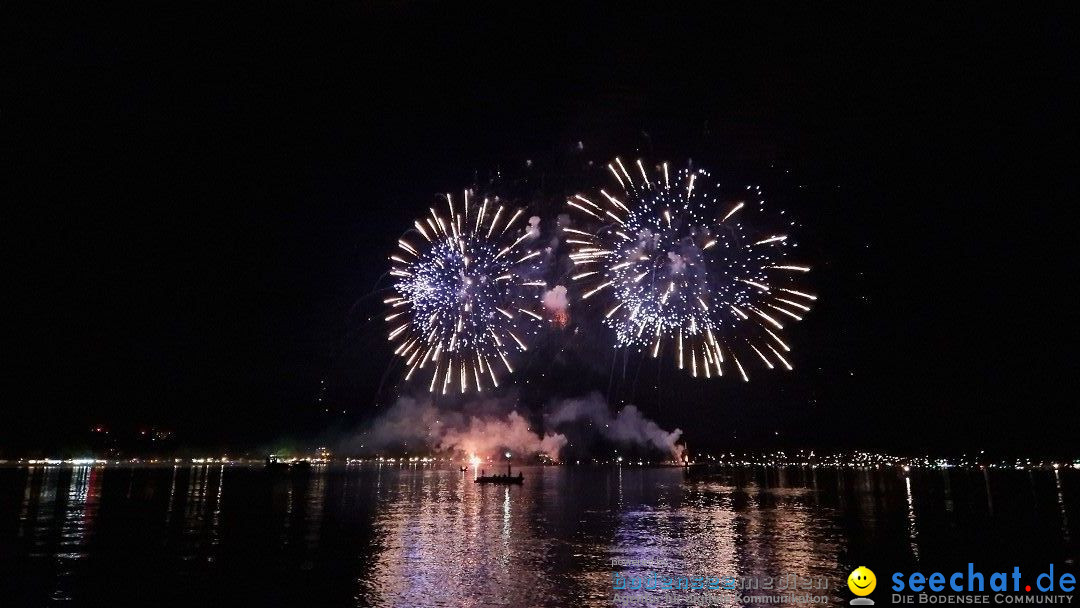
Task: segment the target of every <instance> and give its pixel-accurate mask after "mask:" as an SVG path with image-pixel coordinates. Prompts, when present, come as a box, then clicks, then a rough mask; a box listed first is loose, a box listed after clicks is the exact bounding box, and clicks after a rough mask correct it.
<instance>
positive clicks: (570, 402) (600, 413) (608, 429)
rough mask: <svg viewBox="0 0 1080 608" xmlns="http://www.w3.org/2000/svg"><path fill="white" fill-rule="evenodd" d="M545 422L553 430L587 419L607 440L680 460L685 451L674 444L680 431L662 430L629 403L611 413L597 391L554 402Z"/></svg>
mask: <svg viewBox="0 0 1080 608" xmlns="http://www.w3.org/2000/svg"><path fill="white" fill-rule="evenodd" d="M546 421H547V424H548V425H549V426H550V427H552V428H556V429H561V428H563V427H565V426H567V425H580V424H582V423H585V422H591V423H592V424H593V426H594V427H595V429H596V430H597V432H599V433H600V435H601V436H602V437H604V438H605V439H607V440H609V441H612V442H615V443H620V444H624V445H633V446H640V447H646V448H651V449H654V450H657V451H660V452H663V453H666V454H670V455H671V457H672V459H674V460H676V461H680V460H682V457H683V452H684V451H685V450H686V447H685V446H683V445H681V444H679V443H678V441H679V438H680V437H682V433H683V432H682V430H681V429H675V430H673V431H670V432H669V431H665V430H664V429H662V428H660V425H658V424H656V423H655V422H653V421H652V420H649V419H648V418H646V417H645V416H644V415H642V413H641V410H639V409H638V408H637V407H635V406H633V405H627V406H626V407H624V408H623V409H621V410H619V411H618V412H615V413H612V411H611V409H610V408H609V407H608V404H607V402H606V401H605V400H604V399H603V398H602V397H601V396H600V395H599V394H598V393H591V394H589V395H587V396H585V397H581V398H577V399H565V400H562V401H559V402H556V403H555V404H554V405H553V407H552V408H551V410H550V413H549V414H548V416H547V419H546Z"/></svg>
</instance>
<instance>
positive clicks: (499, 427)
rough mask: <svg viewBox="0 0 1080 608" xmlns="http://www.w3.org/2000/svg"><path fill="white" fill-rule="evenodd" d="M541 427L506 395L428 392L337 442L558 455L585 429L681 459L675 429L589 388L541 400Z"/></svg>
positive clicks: (376, 448) (357, 446) (355, 447)
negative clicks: (451, 400)
mask: <svg viewBox="0 0 1080 608" xmlns="http://www.w3.org/2000/svg"><path fill="white" fill-rule="evenodd" d="M546 409H547V416H546V417H545V426H546V427H547V430H546V431H544V432H541V431H539V430H537V429H535V428H533V426H532V425H531V424H530V422H529V420H528V418H526V417H525V416H524V415H522V414H521V413H519V412H518V411H516V410H514V409H513V406H512V402H511V400H510V399H508V398H503V399H498V398H492V399H473V400H470V401H468V402H466V403H462V404H458V405H456V406H439V405H436V404H435V402H434V401H433V400H432V399H431V398H415V397H401V398H399V399H398V400H397V401H396V402H394V404H393V405H391V406H390V407H389V408H387V410H386V411H385V413H383V414H382V415H381V416H379V417H378V418H376V419H375V420H374V422H373V423H372V424H371V426H370V428H368V430H366V431H364V432H362V433H360V434H359V435H357V436H356V437H354V438H353V439H352V440H351V441H349V442H347V444H346V445H344V446H343V448H344V449H345V450H346V451H349V452H367V453H372V452H375V453H377V452H380V451H383V450H402V449H404V450H406V451H410V452H413V453H416V452H440V453H449V454H454V455H462V456H467V455H472V454H476V455H478V456H481V457H490V456H493V455H497V454H499V453H501V452H502V451H504V450H510V451H511V452H514V453H515V454H517V455H521V456H532V455H535V454H539V453H543V454H546V455H548V456H549V457H551V458H559V457H560V454H561V452H562V451H563V449H564V448H565V447H566V446H567V444H568V439H567V434H572V433H577V434H581V433H582V431H584V430H585V429H586V428H587V429H589V432H594V433H596V434H598V435H599V436H600V437H601V438H602V439H603V440H605V441H608V442H611V443H615V444H619V445H621V446H626V447H637V448H644V449H647V450H650V451H656V452H660V453H663V454H667V455H670V456H671V458H672V459H674V460H681V459H682V455H683V451H684V450H685V447H684V446H683V445H681V444H679V443H678V441H679V439H680V437H681V436H682V431H681V430H679V429H675V430H674V431H670V432H669V431H665V430H664V429H662V428H660V426H659V425H658V424H656V423H655V422H653V421H652V420H649V419H647V418H645V417H644V416H643V415H642V414H641V411H640V410H638V409H637V408H636V407H634V406H633V405H627V406H626V407H624V408H623V409H622V410H619V411H618V412H612V411H611V410H610V409H609V407H608V405H607V403H606V402H605V401H604V399H603V398H602V397H601V396H600V395H599V394H597V393H592V394H589V395H586V396H584V397H580V398H574V399H565V400H557V401H553V402H551V403H550V404H549V406H548V407H547V408H546Z"/></svg>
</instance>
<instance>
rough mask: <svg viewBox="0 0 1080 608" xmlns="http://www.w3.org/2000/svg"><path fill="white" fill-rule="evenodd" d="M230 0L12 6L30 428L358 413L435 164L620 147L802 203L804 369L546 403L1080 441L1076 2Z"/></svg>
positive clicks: (13, 272) (611, 151)
mask: <svg viewBox="0 0 1080 608" xmlns="http://www.w3.org/2000/svg"><path fill="white" fill-rule="evenodd" d="M229 4H230V6H228V7H221V6H212V5H209V4H203V5H191V4H184V3H179V4H171V5H168V6H166V5H163V4H159V3H157V4H156V3H151V4H149V5H148V4H145V3H131V4H128V5H126V6H123V5H111V6H109V7H102V6H94V7H84V6H74V5H72V6H64V7H62V8H60V7H56V8H55V10H54V11H49V10H47V9H45V8H43V6H42V5H41V4H39V3H25V4H23V5H21V6H13V5H11V4H7V5H5V7H4V8H3V9H2V14H3V17H2V18H0V21H3V22H4V25H3V26H2V27H3V29H4V32H5V34H4V36H3V38H4V40H5V42H6V44H5V46H6V47H7V52H5V53H4V55H5V59H4V61H3V65H4V67H3V70H2V74H3V82H4V86H3V87H2V91H0V95H2V100H3V101H2V103H3V105H2V107H0V127H2V129H3V131H2V133H3V136H2V144H0V145H2V146H3V151H4V158H5V162H4V165H5V167H6V168H7V171H5V173H6V174H7V175H6V177H5V179H4V180H2V181H3V183H4V185H3V188H4V191H5V192H6V194H4V195H3V199H4V200H5V202H6V204H5V205H4V206H5V207H6V211H5V215H6V216H9V217H10V218H11V221H8V220H5V221H4V222H3V223H4V224H5V228H6V229H7V230H5V232H8V233H9V235H8V237H7V238H6V239H5V240H6V241H7V243H6V245H7V247H5V249H8V254H7V255H6V256H5V258H6V259H5V262H6V264H5V266H8V267H9V272H8V273H5V274H7V275H8V278H7V281H6V283H7V285H6V288H5V289H4V300H5V302H6V303H8V304H9V307H7V308H8V310H9V312H8V314H7V315H6V317H7V318H6V320H5V324H4V325H5V327H6V329H5V333H6V334H7V336H6V337H5V340H4V347H3V350H4V352H5V354H6V355H8V357H5V358H6V359H9V363H8V364H7V365H6V366H5V367H6V369H5V371H4V373H3V374H2V377H3V378H4V388H5V391H4V392H5V393H6V398H5V399H4V400H3V401H4V403H3V406H2V407H3V414H2V417H3V418H2V420H3V422H2V423H0V440H2V443H0V453H3V454H8V455H10V454H11V453H15V452H18V451H21V450H24V449H29V448H33V447H38V446H46V445H65V444H68V443H70V442H72V441H75V440H77V439H79V438H82V437H84V435H85V429H86V428H87V426H88V425H89V424H91V423H99V422H100V423H105V424H108V425H110V426H112V427H113V428H116V429H121V428H125V427H131V428H133V427H137V426H141V425H159V426H163V427H168V428H173V429H176V430H178V431H179V433H180V436H181V438H182V441H185V442H187V443H191V444H206V445H222V444H229V445H256V444H258V443H259V442H265V441H271V440H275V439H277V438H280V437H285V436H293V437H299V438H303V437H312V436H315V435H317V434H318V433H320V432H322V431H325V430H327V429H338V430H340V429H348V428H352V427H353V426H354V425H356V424H357V423H358V422H359V421H361V420H364V419H366V418H369V417H370V416H371V415H372V412H373V411H374V410H373V406H374V405H375V404H376V403H382V404H385V403H387V402H388V401H389V400H390V399H392V396H393V394H394V383H395V379H396V375H395V372H393V371H391V372H390V373H389V374H388V375H386V371H387V366H388V364H389V363H390V359H391V357H390V354H389V351H388V349H387V348H386V346H385V340H384V331H383V330H384V328H383V327H382V325H381V323H379V322H378V317H377V313H378V312H379V307H378V305H377V304H378V298H372V297H370V296H368V294H369V293H370V292H371V290H372V288H373V286H375V285H376V282H377V280H378V279H379V277H380V275H381V274H382V273H383V272H384V271H385V270H386V264H385V260H386V256H387V255H388V254H389V252H390V250H391V248H392V246H393V243H394V241H395V240H396V238H397V236H398V235H399V234H400V232H401V231H402V230H403V229H404V228H405V227H407V226H408V225H409V224H410V223H411V220H412V218H413V217H414V216H415V215H416V214H418V213H419V212H421V211H423V210H424V209H425V208H426V207H427V206H428V205H429V204H430V203H431V201H432V200H433V197H434V194H435V193H437V192H444V191H447V190H460V189H461V188H462V187H464V186H465V185H467V184H469V183H471V181H472V180H473V178H474V176H476V177H481V178H483V176H488V175H491V174H492V173H494V172H495V171H501V172H503V174H504V175H506V176H508V177H509V178H511V179H519V180H525V181H526V182H527V183H528V184H529V185H530V187H533V188H537V189H539V191H541V192H543V193H544V194H545V195H550V196H552V197H553V200H555V202H556V203H558V202H560V201H558V200H557V197H559V196H562V195H563V194H564V192H563V190H562V189H563V188H565V187H569V186H568V184H573V183H574V180H575V179H584V180H586V181H583V182H581V183H582V184H583V186H588V185H590V184H589V182H588V181H587V180H588V179H589V178H590V177H591V176H589V175H584V174H582V173H581V168H582V167H584V165H585V163H586V162H587V161H588V160H595V161H604V162H606V161H607V160H609V159H610V158H611V157H612V156H613V155H615V154H621V155H623V156H624V157H635V156H637V155H641V156H645V157H647V158H652V159H653V160H670V161H672V162H673V163H681V162H685V161H686V160H687V159H689V158H693V159H694V161H695V162H697V163H699V164H700V165H703V166H708V167H711V168H713V169H714V170H715V171H718V172H728V173H730V174H733V175H746V176H748V177H753V178H755V179H760V180H761V182H762V183H765V184H767V185H771V186H773V187H774V190H775V191H776V192H777V195H778V196H779V197H780V198H781V199H782V200H783V201H784V203H785V204H787V205H788V206H789V207H790V208H792V210H793V211H794V212H796V213H797V214H798V216H799V217H800V219H801V220H802V221H803V223H804V224H805V225H806V226H807V228H806V230H805V233H804V234H802V235H801V236H802V239H803V242H804V243H806V246H807V247H808V250H809V251H813V252H814V254H815V256H816V257H817V258H818V259H815V260H812V261H813V262H814V265H815V268H816V270H815V273H814V274H813V282H814V286H815V288H816V290H817V291H818V292H819V293H820V294H821V296H822V297H821V300H820V306H819V307H818V308H817V310H815V311H814V312H813V313H812V314H811V315H810V316H809V318H808V319H807V320H806V321H805V322H804V323H803V324H801V326H799V327H796V328H794V330H793V331H792V333H791V334H790V335H791V336H792V341H793V342H794V343H795V345H796V359H795V363H796V366H797V367H796V371H795V372H794V373H793V374H788V375H783V376H781V375H762V376H760V381H755V382H754V383H752V384H751V385H749V386H741V385H738V384H736V383H733V382H730V381H726V380H725V381H720V382H712V383H708V384H705V383H701V382H697V383H692V382H690V381H689V380H684V379H682V378H681V377H680V376H678V375H677V374H671V373H667V374H662V373H657V370H656V369H655V368H653V369H651V370H650V369H649V368H648V367H643V368H641V369H640V370H637V369H635V367H636V363H635V362H633V360H632V361H631V363H630V366H629V367H628V369H630V370H631V371H630V372H626V373H625V374H624V373H623V372H622V371H620V372H619V378H620V380H619V381H618V382H615V383H614V389H612V386H613V384H612V382H611V380H610V378H611V375H610V374H609V373H608V372H603V373H601V372H596V373H593V372H586V373H578V372H579V370H580V369H581V367H582V365H581V364H582V362H581V361H578V360H575V358H574V357H573V356H569V357H564V358H560V359H555V360H553V361H552V362H551V364H550V365H549V366H547V368H545V369H544V373H545V375H544V376H543V377H542V378H540V377H539V376H535V377H533V379H532V380H530V384H529V385H528V387H525V386H523V387H522V389H521V391H522V392H521V395H522V398H523V399H524V400H526V401H531V402H538V401H543V400H544V399H545V398H546V397H547V396H548V395H558V394H564V393H568V392H575V391H585V390H589V389H590V388H595V389H598V390H601V391H602V392H605V393H606V394H607V395H608V397H610V398H611V399H612V400H613V401H615V402H621V401H628V400H632V401H634V402H637V403H639V404H640V405H641V406H642V408H643V409H644V410H645V412H646V414H647V415H649V416H650V417H653V418H655V419H656V420H657V421H658V422H659V423H660V424H661V425H662V426H665V427H673V426H680V427H682V428H684V429H689V438H690V440H691V442H692V443H693V445H697V446H702V447H705V446H716V447H718V448H725V447H736V448H742V447H756V446H770V445H796V444H798V445H807V446H818V445H824V446H831V445H840V446H858V447H871V448H873V447H884V448H889V449H898V450H921V449H924V448H928V449H938V450H951V451H963V450H968V449H973V448H977V449H983V448H986V449H998V448H1000V449H1033V450H1058V449H1065V450H1066V451H1072V448H1073V446H1074V445H1075V434H1076V431H1077V428H1078V426H1080V425H1078V424H1077V423H1078V420H1080V417H1078V414H1077V413H1076V398H1075V392H1074V390H1073V389H1074V388H1075V384H1076V382H1075V378H1076V372H1077V369H1076V363H1075V362H1076V355H1075V353H1074V352H1073V348H1074V347H1075V346H1076V342H1075V340H1073V339H1072V338H1071V333H1072V332H1071V328H1072V327H1073V326H1074V325H1075V321H1076V316H1077V315H1076V312H1075V309H1076V304H1075V302H1076V300H1075V299H1072V296H1070V295H1069V292H1070V291H1072V290H1070V289H1069V285H1071V284H1072V283H1073V282H1074V281H1075V277H1076V276H1077V266H1076V254H1075V252H1074V251H1073V250H1072V247H1071V244H1072V243H1073V242H1074V241H1075V236H1074V232H1075V227H1074V222H1075V220H1074V219H1073V218H1074V217H1075V215H1076V214H1075V211H1074V210H1072V208H1073V207H1075V205H1076V199H1075V197H1073V198H1072V200H1071V201H1069V202H1067V203H1060V201H1062V200H1063V197H1062V194H1063V192H1064V191H1065V190H1066V188H1065V184H1066V181H1067V180H1068V181H1069V182H1070V183H1071V182H1072V181H1074V180H1075V173H1076V144H1077V141H1076V139H1077V138H1076V133H1077V126H1078V125H1077V121H1076V108H1077V107H1078V106H1077V103H1076V99H1075V97H1073V96H1072V95H1071V94H1070V93H1069V90H1070V88H1071V87H1074V86H1075V85H1076V84H1077V83H1076V80H1077V65H1076V57H1077V56H1078V55H1077V53H1076V50H1077V49H1076V48H1075V42H1074V39H1075V29H1074V25H1075V13H1074V11H1075V9H1070V14H1064V13H1062V14H1057V13H1052V12H1036V11H1034V10H1033V11H1032V12H1027V13H1016V14H991V13H989V12H986V11H985V10H977V11H976V10H971V11H965V10H961V9H958V8H956V7H944V6H942V5H929V6H927V7H923V8H922V9H919V8H916V7H905V8H906V9H907V11H906V12H879V11H871V10H870V9H869V8H858V9H849V10H841V11H839V12H829V13H824V12H821V11H818V10H809V8H810V7H806V9H807V10H796V11H794V12H784V11H780V10H764V9H762V10H761V11H760V12H751V13H746V12H738V11H727V10H724V11H718V10H716V8H715V7H714V6H713V3H703V4H701V5H697V6H689V5H688V6H679V7H670V8H669V9H665V5H663V4H662V3H654V5H653V6H651V7H649V8H646V9H645V12H637V10H632V9H630V8H628V7H627V6H624V4H623V3H618V4H611V5H608V6H606V7H601V6H593V7H591V8H579V7H573V6H569V5H566V6H562V5H560V6H547V7H545V8H542V9H541V8H537V7H535V6H530V5H522V4H520V3H512V4H505V5H503V6H502V8H494V7H487V8H481V7H478V6H473V7H471V8H466V7H464V6H460V5H457V4H455V5H450V4H446V5H443V6H441V7H435V6H431V5H428V4H413V3H386V2H369V3H363V2H355V3H349V4H331V3H318V4H317V5H311V4H308V5H303V6H301V5H300V4H299V3H295V4H294V3H251V4H244V3H229ZM31 7H32V8H31ZM815 8H816V7H815ZM30 10H32V11H33V14H31V13H30V12H29V11H30ZM579 141H580V142H582V143H583V145H584V150H582V151H576V150H575V146H576V144H577V142H579ZM526 159H530V160H534V166H533V167H532V168H526V167H525V160H526ZM800 186H804V187H802V188H800ZM555 209H556V210H557V206H556V207H555ZM1070 211H1071V212H1070ZM383 285H385V283H383ZM372 315H376V322H372V323H367V322H366V320H367V318H368V317H370V316H372ZM552 339H553V340H555V339H558V338H557V337H556V338H552ZM579 350H580V351H581V352H585V351H587V350H588V348H586V347H581V348H580V349H579ZM605 356H606V357H608V359H607V361H606V362H604V363H603V364H602V366H603V367H605V369H610V368H611V359H610V356H611V353H610V352H606V354H605ZM619 366H620V370H621V363H620V364H619ZM627 376H629V377H631V380H625V378H626V377H627ZM646 377H647V378H649V380H648V381H646V380H642V378H646ZM384 378H385V383H384ZM324 381H325V382H326V383H327V386H328V388H327V390H326V391H325V392H321V391H320V386H321V383H322V382H324ZM380 387H381V392H380ZM320 395H322V396H323V398H324V401H323V402H321V403H320V402H318V401H316V398H317V397H318V396H320ZM323 404H329V405H330V406H331V408H332V409H333V410H334V412H335V413H334V414H333V415H326V414H325V413H323V411H322V410H323ZM339 410H343V411H344V412H345V414H344V415H342V414H340V413H339Z"/></svg>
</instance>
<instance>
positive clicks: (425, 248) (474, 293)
mask: <svg viewBox="0 0 1080 608" xmlns="http://www.w3.org/2000/svg"><path fill="white" fill-rule="evenodd" d="M445 199H446V200H445V203H446V215H441V214H440V211H438V210H436V209H435V208H432V209H430V210H429V211H430V213H429V215H428V216H425V217H424V218H422V219H420V220H417V221H416V222H415V223H414V224H413V225H414V227H415V229H416V231H415V237H414V236H412V235H411V234H410V233H411V232H412V231H410V233H407V234H406V236H403V237H402V238H401V239H400V240H398V247H399V249H400V251H399V252H397V253H395V254H394V255H392V256H390V260H391V262H392V269H391V270H390V274H391V275H392V276H394V277H396V279H397V282H396V283H395V284H394V286H393V290H394V295H393V296H392V297H389V298H387V299H386V300H384V303H385V304H387V305H388V306H389V310H388V312H387V315H386V317H385V319H386V321H387V323H388V330H389V339H390V340H391V341H393V342H396V343H397V347H396V348H395V349H394V354H395V355H398V356H400V357H402V358H403V359H405V365H406V367H407V369H408V371H407V372H406V373H405V379H406V380H409V379H411V378H412V377H413V376H414V375H420V376H422V377H423V378H425V383H426V384H427V386H428V389H429V390H430V391H432V392H434V391H436V390H439V391H441V392H442V393H444V394H445V393H446V392H448V391H450V390H455V389H456V390H458V391H460V392H462V393H465V392H468V391H471V390H475V391H483V390H484V389H485V388H487V387H498V386H499V379H500V378H501V377H503V375H504V374H506V373H513V371H514V370H513V368H512V366H511V360H512V359H513V355H514V353H516V352H519V351H525V350H527V348H528V344H527V342H528V339H529V338H530V337H531V336H532V335H534V334H535V333H536V331H537V330H538V328H539V324H540V322H542V321H543V316H542V312H543V309H542V307H541V306H540V298H541V297H542V295H543V293H544V291H545V289H546V287H547V284H546V283H545V282H544V281H541V280H538V279H537V277H538V276H539V275H540V269H541V266H542V265H543V264H544V257H545V256H544V255H542V251H541V250H540V249H532V248H529V246H528V245H529V243H530V242H531V241H533V240H535V239H536V237H537V235H538V234H539V228H538V226H539V219H538V218H532V219H530V220H529V222H528V223H527V224H526V223H521V222H518V221H517V220H518V219H519V218H520V217H521V215H522V213H523V211H522V210H521V209H516V210H513V209H507V208H505V207H504V205H502V204H500V202H499V200H498V198H495V199H489V198H484V199H482V200H481V201H480V202H477V199H476V197H475V196H473V194H472V192H471V191H469V190H466V191H465V193H464V197H463V198H462V199H458V200H457V201H455V200H454V197H453V196H452V195H450V194H447V195H446V196H445ZM534 309H535V310H534Z"/></svg>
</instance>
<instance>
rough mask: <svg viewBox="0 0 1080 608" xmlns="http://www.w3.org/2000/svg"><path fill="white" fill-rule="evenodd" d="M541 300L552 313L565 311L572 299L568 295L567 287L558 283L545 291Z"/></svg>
mask: <svg viewBox="0 0 1080 608" xmlns="http://www.w3.org/2000/svg"><path fill="white" fill-rule="evenodd" d="M540 301H541V302H543V304H544V308H546V309H548V310H549V311H550V312H551V313H552V314H559V313H565V312H566V309H567V307H568V306H570V300H569V299H568V298H567V297H566V288H565V287H563V286H562V285H556V286H555V287H552V288H551V289H549V290H548V291H545V292H544V296H543V298H541V300H540Z"/></svg>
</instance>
